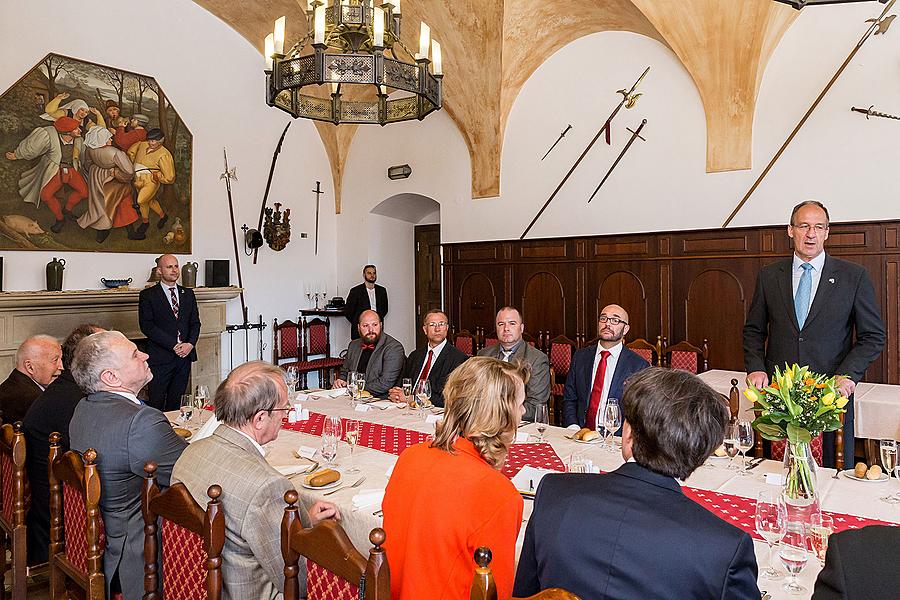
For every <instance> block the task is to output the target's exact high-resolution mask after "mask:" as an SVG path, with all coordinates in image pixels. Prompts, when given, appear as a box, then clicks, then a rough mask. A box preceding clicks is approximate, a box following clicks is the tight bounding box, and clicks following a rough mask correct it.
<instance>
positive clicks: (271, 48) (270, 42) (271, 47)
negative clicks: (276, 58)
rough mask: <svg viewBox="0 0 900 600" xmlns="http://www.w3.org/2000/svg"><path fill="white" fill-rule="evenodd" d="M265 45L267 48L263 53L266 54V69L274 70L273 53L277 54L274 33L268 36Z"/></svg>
mask: <svg viewBox="0 0 900 600" xmlns="http://www.w3.org/2000/svg"><path fill="white" fill-rule="evenodd" d="M263 45H264V46H265V50H264V51H263V53H264V54H265V55H266V71H271V70H272V55H273V54H275V36H274V34H271V33H270V34H269V35H267V36H266V41H265V43H264V44H263Z"/></svg>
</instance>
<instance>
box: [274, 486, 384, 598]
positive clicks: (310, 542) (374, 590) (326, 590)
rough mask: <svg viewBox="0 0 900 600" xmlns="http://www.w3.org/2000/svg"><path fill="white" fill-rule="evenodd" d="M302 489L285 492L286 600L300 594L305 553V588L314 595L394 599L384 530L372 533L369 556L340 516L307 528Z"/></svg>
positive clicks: (283, 551)
mask: <svg viewBox="0 0 900 600" xmlns="http://www.w3.org/2000/svg"><path fill="white" fill-rule="evenodd" d="M297 498H298V494H297V492H296V491H295V490H290V491H287V492H285V494H284V501H285V502H286V503H287V507H286V508H285V509H284V517H283V518H282V520H281V554H282V556H283V557H284V600H297V599H298V598H299V596H300V582H299V579H298V577H299V574H300V566H299V561H300V560H301V559H303V558H305V559H306V567H307V575H306V588H307V594H308V596H309V597H310V598H328V599H330V600H357V599H358V600H389V599H390V594H391V576H390V570H389V568H388V562H387V555H386V554H385V552H384V549H383V548H382V547H381V545H382V544H383V543H384V539H385V534H384V530H383V529H381V528H380V527H376V528H375V529H373V530H372V531H371V533H369V541H370V542H371V543H372V549H371V550H369V558H368V560H367V559H366V557H365V556H363V554H362V553H361V552H359V551H358V550H357V549H356V548H355V547H354V546H353V543H352V542H351V541H350V538H349V537H347V533H346V532H345V531H344V528H343V527H341V525H340V524H339V523H338V522H336V521H331V520H328V521H322V522H320V523H318V524H316V525H315V526H314V527H310V528H304V527H303V524H302V523H301V522H300V516H299V514H298V511H297Z"/></svg>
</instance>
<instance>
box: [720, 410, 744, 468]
mask: <svg viewBox="0 0 900 600" xmlns="http://www.w3.org/2000/svg"><path fill="white" fill-rule="evenodd" d="M738 431H739V430H738V424H737V422H736V421H731V422H730V423H729V424H728V425H726V426H725V440H724V441H723V442H722V445H723V446H725V454H727V455H728V458H729V459H730V460H729V461H728V466H727V467H726V468H727V469H731V470H732V471H733V470H735V469H737V468H738V467H737V466H736V465H735V464H734V457H735V456H737V455H738V452H740V444H738Z"/></svg>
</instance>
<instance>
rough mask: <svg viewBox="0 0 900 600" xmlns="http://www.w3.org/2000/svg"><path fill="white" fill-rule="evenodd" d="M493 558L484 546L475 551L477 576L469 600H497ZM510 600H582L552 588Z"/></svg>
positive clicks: (474, 578) (564, 591) (569, 593)
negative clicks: (492, 568)
mask: <svg viewBox="0 0 900 600" xmlns="http://www.w3.org/2000/svg"><path fill="white" fill-rule="evenodd" d="M493 558H494V557H493V555H492V554H491V549H490V548H487V547H485V546H482V547H481V548H478V549H477V550H475V565H476V566H475V576H474V577H472V589H471V590H470V592H469V600H497V586H496V584H495V583H494V574H493V572H492V571H491V567H490V564H491V560H493ZM509 600H580V597H579V596H576V595H575V594H573V593H572V592H567V591H566V590H563V589H560V588H550V589H547V590H541V591H540V592H538V593H537V594H535V595H534V596H528V598H510V599H509Z"/></svg>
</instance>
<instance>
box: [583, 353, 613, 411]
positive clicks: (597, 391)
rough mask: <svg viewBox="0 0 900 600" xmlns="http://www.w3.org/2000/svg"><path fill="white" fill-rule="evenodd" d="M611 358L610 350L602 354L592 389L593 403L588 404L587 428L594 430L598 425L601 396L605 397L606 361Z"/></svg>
mask: <svg viewBox="0 0 900 600" xmlns="http://www.w3.org/2000/svg"><path fill="white" fill-rule="evenodd" d="M607 358H609V350H603V351H601V352H600V364H599V365H598V366H597V374H596V375H594V387H592V388H591V402H590V404H588V411H587V419H586V420H585V422H584V426H585V427H589V428H593V427H594V425H595V424H596V423H597V411H598V410H599V409H600V396H602V395H603V379H604V378H605V377H606V359H607Z"/></svg>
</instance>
